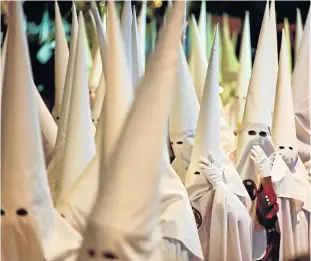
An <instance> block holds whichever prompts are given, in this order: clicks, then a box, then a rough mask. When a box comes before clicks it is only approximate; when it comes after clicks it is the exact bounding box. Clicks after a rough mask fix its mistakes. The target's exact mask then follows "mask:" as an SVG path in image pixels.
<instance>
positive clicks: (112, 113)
mask: <svg viewBox="0 0 311 261" xmlns="http://www.w3.org/2000/svg"><path fill="white" fill-rule="evenodd" d="M107 34H108V35H107V36H108V52H107V61H105V63H106V65H105V67H106V68H107V73H105V78H106V94H105V103H104V105H103V106H104V110H105V122H106V123H107V122H109V124H105V131H104V136H105V143H104V144H103V146H104V147H103V151H104V155H105V159H106V160H107V159H108V157H109V155H110V153H111V150H113V149H114V146H115V144H116V142H117V139H118V136H119V134H120V131H121V130H122V126H123V124H124V120H125V119H126V116H127V112H128V110H129V108H130V105H131V103H132V100H133V89H132V84H131V77H130V73H129V70H128V66H127V60H126V51H125V45H124V41H123V38H122V31H121V26H120V20H119V18H118V16H117V13H116V10H115V7H114V4H112V2H111V3H110V2H109V4H108V21H107ZM120 75H122V77H120ZM112 108H115V109H112ZM108 111H109V113H108Z"/></svg>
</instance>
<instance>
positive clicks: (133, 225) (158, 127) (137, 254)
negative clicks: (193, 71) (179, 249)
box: [78, 2, 184, 261]
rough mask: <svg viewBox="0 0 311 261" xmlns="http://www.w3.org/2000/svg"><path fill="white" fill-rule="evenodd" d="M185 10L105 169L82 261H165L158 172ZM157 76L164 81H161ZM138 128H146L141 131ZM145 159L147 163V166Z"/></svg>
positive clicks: (172, 24)
mask: <svg viewBox="0 0 311 261" xmlns="http://www.w3.org/2000/svg"><path fill="white" fill-rule="evenodd" d="M183 5H184V3H183V2H176V4H175V5H174V8H173V12H172V13H171V16H170V17H169V19H168V22H167V27H166V30H164V31H163V34H162V35H161V38H160V40H159V42H158V46H157V49H156V54H157V55H156V56H155V58H154V59H152V60H151V62H150V64H149V65H150V67H149V70H147V71H146V75H145V77H144V80H143V82H142V84H141V85H140V86H139V87H138V89H137V94H136V97H137V98H136V100H135V103H134V105H133V107H132V110H131V112H130V114H129V117H128V120H127V122H126V125H125V128H124V131H123V132H122V134H121V136H120V139H119V142H118V146H117V147H116V150H115V151H114V153H113V156H112V157H113V160H111V161H110V163H109V164H108V165H106V164H102V166H101V174H102V175H101V179H100V182H101V186H100V187H101V189H100V191H99V197H98V199H97V202H96V204H95V207H94V211H93V213H92V215H91V218H90V220H89V224H88V227H87V230H86V233H85V238H84V243H83V245H82V248H81V253H80V257H79V259H78V260H84V261H85V260H92V256H90V250H91V252H92V253H101V254H103V255H104V256H107V257H114V258H117V259H118V260H137V261H140V260H162V258H161V256H159V251H160V249H159V241H160V238H159V236H160V235H159V234H158V232H159V231H157V224H158V219H159V203H160V202H159V201H160V198H159V192H158V188H159V181H160V175H159V174H160V172H159V171H160V164H161V158H162V157H161V154H162V152H163V144H164V138H165V133H166V131H167V129H166V124H167V117H168V111H169V101H170V98H171V96H170V93H171V90H172V87H173V86H174V85H175V84H174V81H175V79H176V73H177V59H178V52H177V48H178V44H179V42H180V37H181V34H182V29H183V8H184V6H183ZM162 37H163V38H162ZM174 50H175V52H174ZM159 74H161V75H162V77H160V78H159V77H158V76H157V75H159ZM155 79H156V80H155ZM170 88H171V89H170ZM147 101H148V102H147ZM139 122H145V123H146V124H144V125H142V126H140V128H139V129H137V124H138V123H139ZM137 130H139V131H137ZM129 137H130V140H129ZM150 137H152V139H150ZM129 141H130V142H129ZM146 156H147V157H146ZM142 157H144V158H145V160H144V161H143V162H142V161H141V158H142ZM104 173H105V174H104ZM146 173H148V178H147V176H146ZM129 174H131V175H129ZM138 180H139V182H140V184H141V186H143V187H144V190H137V188H136V185H135V184H136V183H137V181H138ZM115 184H118V186H116V185H115ZM123 188H124V189H123ZM146 192H147V193H146ZM133 202H135V203H134V204H133ZM138 212H139V213H140V215H137V213H138ZM133 242H135V246H133V245H132V243H133ZM103 251H104V252H103Z"/></svg>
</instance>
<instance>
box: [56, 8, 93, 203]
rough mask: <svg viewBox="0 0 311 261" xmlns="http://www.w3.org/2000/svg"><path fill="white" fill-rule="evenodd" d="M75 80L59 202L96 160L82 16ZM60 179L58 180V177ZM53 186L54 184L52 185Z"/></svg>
mask: <svg viewBox="0 0 311 261" xmlns="http://www.w3.org/2000/svg"><path fill="white" fill-rule="evenodd" d="M76 48H77V49H76V54H75V55H76V57H75V68H74V77H73V81H72V87H73V88H72V91H71V99H70V110H69V117H68V126H67V136H66V140H65V146H64V151H63V155H62V157H63V165H62V166H61V167H62V169H61V172H60V173H55V177H54V178H55V179H54V181H56V184H55V186H56V188H55V190H56V195H55V196H56V198H55V200H56V202H57V200H58V199H59V197H62V196H64V195H65V194H66V192H67V190H68V189H69V188H70V187H71V185H72V184H73V183H74V181H75V180H76V179H77V178H78V177H79V176H80V175H81V174H82V173H83V171H84V170H85V168H86V167H87V165H88V164H89V163H90V161H91V160H92V159H93V157H94V156H95V143H94V126H93V124H92V121H91V108H90V100H89V97H88V78H87V67H86V56H85V45H84V20H83V16H82V13H80V14H79V30H78V37H77V47H76ZM57 175H58V177H57ZM53 185H54V184H53Z"/></svg>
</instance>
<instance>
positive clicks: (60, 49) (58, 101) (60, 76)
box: [52, 1, 69, 124]
mask: <svg viewBox="0 0 311 261" xmlns="http://www.w3.org/2000/svg"><path fill="white" fill-rule="evenodd" d="M68 58H69V49H68V45H67V40H66V35H65V29H64V26H63V22H62V17H61V14H60V11H59V6H58V3H57V1H55V99H54V108H53V112H52V115H53V118H54V120H55V121H56V123H57V124H58V118H57V117H59V114H60V110H61V105H62V99H63V91H64V85H65V78H66V71H67V64H68Z"/></svg>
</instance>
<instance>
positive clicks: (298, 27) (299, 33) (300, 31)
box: [295, 8, 303, 59]
mask: <svg viewBox="0 0 311 261" xmlns="http://www.w3.org/2000/svg"><path fill="white" fill-rule="evenodd" d="M302 34H303V24H302V19H301V12H300V9H299V8H297V9H296V34H295V59H297V56H298V51H299V45H300V41H301V38H302Z"/></svg>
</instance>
